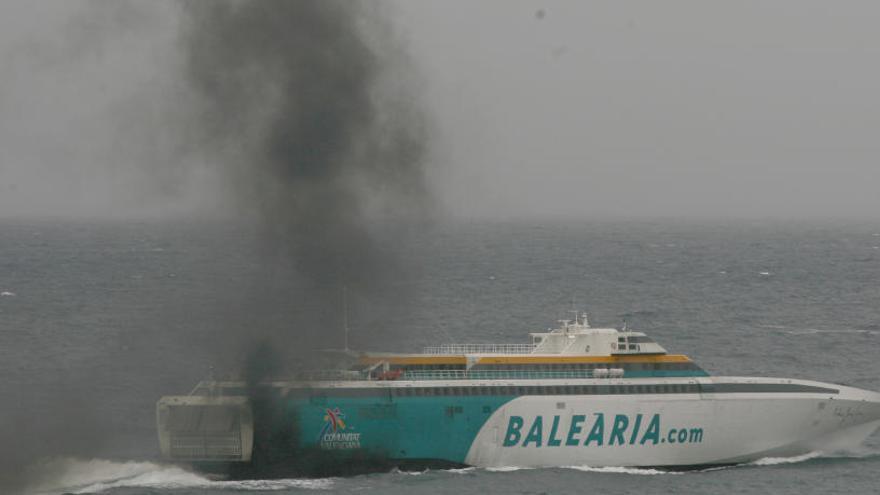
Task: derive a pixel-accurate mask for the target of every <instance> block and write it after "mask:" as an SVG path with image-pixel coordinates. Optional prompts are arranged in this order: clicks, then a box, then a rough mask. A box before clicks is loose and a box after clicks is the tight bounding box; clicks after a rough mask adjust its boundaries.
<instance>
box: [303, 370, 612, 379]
mask: <svg viewBox="0 0 880 495" xmlns="http://www.w3.org/2000/svg"><path fill="white" fill-rule="evenodd" d="M605 376H606V375H600V376H597V375H596V374H594V372H593V370H564V371H563V370H560V371H528V370H410V371H388V372H381V371H380V372H373V373H367V372H361V371H341V370H327V371H312V372H308V373H303V374H301V375H300V376H298V378H299V379H302V380H307V381H364V380H372V381H400V380H412V381H423V380H511V379H515V380H523V379H526V380H540V379H559V378H603V377H605Z"/></svg>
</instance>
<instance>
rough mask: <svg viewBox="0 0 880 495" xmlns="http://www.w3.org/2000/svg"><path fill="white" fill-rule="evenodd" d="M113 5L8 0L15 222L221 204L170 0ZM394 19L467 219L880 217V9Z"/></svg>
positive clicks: (669, 7) (396, 6)
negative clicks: (204, 169) (186, 84)
mask: <svg viewBox="0 0 880 495" xmlns="http://www.w3.org/2000/svg"><path fill="white" fill-rule="evenodd" d="M114 5H121V4H118V3H114V2H104V3H98V4H91V5H90V6H88V7H84V6H83V5H80V4H73V5H72V4H71V3H69V2H49V1H46V2H4V3H3V4H2V6H0V68H2V72H0V214H2V215H3V216H9V215H17V214H26V213H38V214H63V213H70V212H74V213H77V214H97V213H105V212H107V211H114V212H123V213H130V212H139V213H143V212H150V211H158V212H162V211H172V212H179V211H187V210H189V209H192V208H195V207H198V206H202V207H204V206H205V205H206V204H212V203H213V202H215V201H216V200H217V198H216V197H215V196H214V195H213V192H214V191H215V189H214V188H213V186H212V183H211V178H210V177H209V176H201V175H199V176H198V177H197V178H196V179H195V180H193V178H192V175H193V173H195V174H197V175H198V174H199V173H200V172H198V170H200V169H199V167H198V166H194V165H192V164H191V163H190V162H198V157H197V156H194V153H193V150H192V149H191V148H189V147H188V146H187V143H186V137H187V136H186V133H181V132H179V131H180V129H181V128H183V129H186V125H183V126H181V122H184V124H185V117H184V116H178V117H179V119H178V117H175V122H174V125H173V126H169V125H165V124H166V123H165V122H164V121H163V120H164V119H167V118H169V117H168V116H169V115H171V116H174V102H175V101H177V99H179V98H184V97H186V94H185V90H184V89H182V88H181V87H180V83H179V81H177V80H176V79H175V76H174V75H173V74H174V71H175V70H176V67H177V66H176V64H177V63H179V61H178V60H177V59H176V56H177V53H176V51H175V50H176V48H177V47H176V45H175V44H174V42H173V37H174V35H175V33H176V32H177V31H176V24H175V23H176V20H175V16H176V11H175V8H174V6H173V4H171V3H155V2H141V3H135V4H134V6H127V7H126V6H114ZM96 6H97V7H96ZM539 10H541V11H543V13H544V15H543V17H542V16H539V15H536V12H537V11H539ZM390 11H391V12H392V15H393V16H394V24H395V26H396V27H397V29H398V30H399V36H400V37H401V38H402V39H403V40H404V41H405V43H407V44H408V46H409V50H410V52H411V53H412V55H413V58H414V59H415V60H416V65H417V67H418V68H419V69H420V70H421V74H420V75H419V77H418V80H419V81H420V84H421V85H422V94H423V95H424V97H425V101H426V105H427V107H428V110H429V115H430V119H431V121H432V124H431V135H432V137H431V142H430V149H431V162H432V164H431V169H430V170H431V172H430V174H431V184H432V185H433V187H434V190H435V191H436V195H437V196H438V198H439V199H440V202H441V204H442V205H444V207H445V209H446V210H447V211H450V212H452V213H453V214H455V215H458V216H464V217H471V216H491V217H535V216H537V217H546V216H566V217H581V216H587V217H603V216H657V215H660V216H721V217H778V216H783V217H787V216H798V217H830V216H858V217H874V218H876V215H877V213H876V212H877V211H880V194H878V193H877V191H876V189H877V187H878V184H880V163H878V159H880V144H878V143H880V140H878V137H880V94H878V91H880V90H878V88H880V64H878V63H877V60H878V58H880V57H878V55H880V54H878V52H880V30H877V28H876V24H877V21H878V19H880V4H877V3H876V2H833V3H832V2H806V1H785V2H782V1H779V2H766V1H760V2H759V1H752V2H744V1H736V2H734V1H731V2H706V1H693V2H675V1H666V2H655V1H644V2H620V1H608V2H548V1H542V2H524V1H509V0H505V1H491V2H490V1H481V2H467V1H443V2H410V1H404V0H398V1H395V2H394V3H393V5H392V8H391V9H390ZM71 19H73V20H71ZM120 26H121V27H122V28H120ZM157 170H158V171H161V173H154V172H156V171H157ZM181 170H186V171H187V172H186V174H185V175H186V177H185V178H184V177H183V175H182V172H179V171H181ZM193 170H196V172H193ZM221 199H222V198H221Z"/></svg>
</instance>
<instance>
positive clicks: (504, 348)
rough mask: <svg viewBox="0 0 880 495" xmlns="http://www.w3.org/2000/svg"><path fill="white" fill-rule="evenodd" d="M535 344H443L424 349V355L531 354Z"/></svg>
mask: <svg viewBox="0 0 880 495" xmlns="http://www.w3.org/2000/svg"><path fill="white" fill-rule="evenodd" d="M534 350H535V345H534V344H443V345H432V346H428V347H425V348H424V349H422V354H531V353H532V351H534Z"/></svg>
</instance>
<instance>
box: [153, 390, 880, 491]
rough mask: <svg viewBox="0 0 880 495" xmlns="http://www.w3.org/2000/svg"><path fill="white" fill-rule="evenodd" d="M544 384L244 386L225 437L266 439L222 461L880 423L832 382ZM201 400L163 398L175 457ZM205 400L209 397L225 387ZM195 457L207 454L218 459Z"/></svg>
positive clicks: (247, 466)
mask: <svg viewBox="0 0 880 495" xmlns="http://www.w3.org/2000/svg"><path fill="white" fill-rule="evenodd" d="M537 382H538V381H536V380H510V381H504V382H502V381H488V380H487V381H471V382H467V383H464V382H462V381H446V382H443V381H423V382H418V381H388V382H323V383H311V384H303V383H296V382H288V383H276V384H274V385H273V387H272V390H273V392H272V393H262V394H260V397H259V398H258V399H255V398H254V397H250V398H247V397H241V398H240V399H241V400H247V402H248V406H249V408H250V409H247V410H245V409H242V410H243V411H245V412H247V415H245V414H242V415H241V416H240V417H239V419H237V420H235V421H232V422H230V423H229V424H232V425H235V427H236V428H238V430H236V431H237V432H238V433H236V431H233V432H232V433H229V431H226V430H224V435H227V437H228V436H229V435H232V436H235V435H236V434H237V435H239V436H240V437H241V442H242V444H243V445H250V444H252V445H253V449H252V452H250V451H247V450H246V449H243V450H241V452H242V455H241V458H240V459H238V461H239V462H235V461H234V460H233V461H232V462H229V461H230V459H224V463H223V464H222V465H224V466H227V467H228V472H229V473H230V474H232V475H234V476H237V477H248V476H252V475H259V476H289V475H306V476H310V475H314V476H328V475H338V474H354V473H359V472H368V471H376V470H386V469H388V468H390V467H394V466H397V467H402V468H419V467H450V466H464V465H467V466H477V467H488V468H491V467H507V466H512V467H556V466H595V467H600V466H630V467H649V466H650V467H667V468H686V467H694V466H707V465H724V464H736V463H743V462H749V461H753V460H756V459H759V458H762V457H787V456H796V455H801V454H806V453H809V452H816V451H824V452H834V451H839V450H846V449H849V448H852V447H855V446H857V445H858V444H859V443H860V442H861V441H862V440H864V439H865V438H866V437H867V436H869V435H870V434H871V433H873V432H874V431H875V430H876V429H877V428H878V426H880V394H878V393H875V392H869V391H865V390H860V389H855V388H851V387H843V386H839V385H831V384H826V383H820V382H812V381H801V380H788V379H766V378H732V377H713V378H703V377H694V378H690V379H682V378H653V379H648V378H646V379H620V380H597V379H593V380H541V381H540V383H537ZM264 392H265V391H264ZM188 400H189V399H188V398H186V397H183V398H180V397H178V398H165V399H163V401H160V411H162V412H160V414H159V417H160V418H165V419H160V424H159V429H160V439H164V440H163V442H164V443H163V453H165V454H166V456H167V457H169V458H171V459H175V455H174V450H173V446H174V445H177V444H178V443H179V441H178V440H177V439H176V438H177V437H176V436H175V435H176V434H177V433H176V432H175V431H173V428H171V427H169V426H168V425H173V424H174V421H171V420H170V419H169V418H171V419H173V416H174V415H175V414H177V413H175V412H174V411H173V410H171V409H168V407H169V405H170V406H171V407H172V408H173V407H186V405H187V401H188ZM198 401H199V402H198V403H199V404H202V406H200V407H206V406H204V404H209V403H210V401H211V399H205V398H199V399H198ZM222 401H226V402H228V401H229V399H228V398H224V399H222ZM218 405H222V404H221V403H220V402H218ZM223 407H227V408H228V407H229V406H228V405H226V406H223ZM238 407H243V406H238ZM163 408H164V409H163ZM233 416H234V414H233ZM246 416H248V417H246ZM248 421H251V424H248ZM187 424H191V423H187ZM224 424H226V423H224ZM248 432H251V433H248ZM188 434H189V435H190V437H191V436H192V432H189V433H188ZM247 434H250V435H252V436H251V437H250V438H245V435H247ZM190 437H185V438H190ZM227 437H224V438H227ZM181 438H184V437H181ZM205 439H206V440H205V441H206V442H207V439H208V436H207V435H206V436H205ZM200 441H201V440H200ZM176 442H178V443H176ZM164 446H171V447H169V449H170V450H167V451H166V450H165V447H164ZM186 452H192V450H191V449H190V450H189V451H186ZM200 452H207V450H202V451H200ZM189 460H190V461H192V462H196V463H197V464H200V465H206V464H205V463H206V462H208V463H210V461H211V460H212V459H211V458H210V456H207V455H205V456H202V457H201V458H196V457H192V458H190V459H189Z"/></svg>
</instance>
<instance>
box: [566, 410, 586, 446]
mask: <svg viewBox="0 0 880 495" xmlns="http://www.w3.org/2000/svg"><path fill="white" fill-rule="evenodd" d="M586 419H587V417H586V416H584V415H583V414H575V415H574V416H572V417H571V425H569V427H568V437H566V439H565V445H577V444H578V442H579V441H580V440H578V439H577V438H575V437H574V436H575V435H577V434H578V433H580V432H581V423H583V422H584V421H585V420H586Z"/></svg>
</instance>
